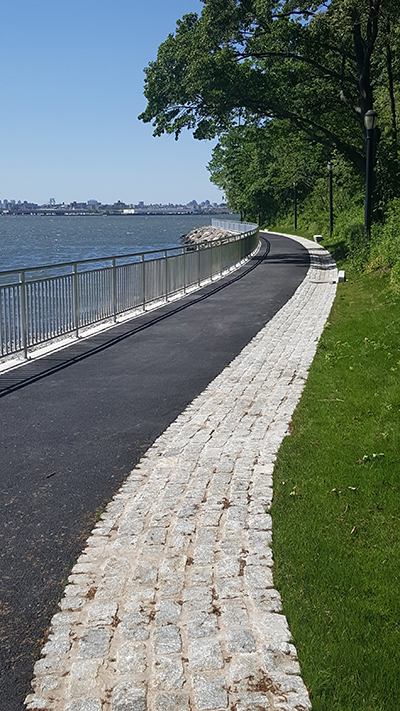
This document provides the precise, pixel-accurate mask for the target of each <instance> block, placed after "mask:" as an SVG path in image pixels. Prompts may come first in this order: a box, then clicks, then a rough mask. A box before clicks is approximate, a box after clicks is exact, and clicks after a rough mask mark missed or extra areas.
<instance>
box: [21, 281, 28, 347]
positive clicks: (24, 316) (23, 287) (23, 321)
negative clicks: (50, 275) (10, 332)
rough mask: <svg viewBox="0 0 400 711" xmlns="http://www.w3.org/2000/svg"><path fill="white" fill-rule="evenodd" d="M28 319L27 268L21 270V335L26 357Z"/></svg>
mask: <svg viewBox="0 0 400 711" xmlns="http://www.w3.org/2000/svg"><path fill="white" fill-rule="evenodd" d="M27 322H28V319H27V313H26V281H25V270H24V271H22V272H21V336H22V345H23V349H24V358H25V359H27V358H28V329H27V325H28V323H27Z"/></svg>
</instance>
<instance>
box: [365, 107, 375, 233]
mask: <svg viewBox="0 0 400 711" xmlns="http://www.w3.org/2000/svg"><path fill="white" fill-rule="evenodd" d="M364 126H365V138H366V146H365V204H364V238H365V240H369V238H370V235H371V217H372V189H373V171H374V147H373V135H374V129H375V127H376V111H374V110H373V109H370V110H369V111H367V112H366V114H365V116H364Z"/></svg>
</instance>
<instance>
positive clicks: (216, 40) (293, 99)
mask: <svg viewBox="0 0 400 711" xmlns="http://www.w3.org/2000/svg"><path fill="white" fill-rule="evenodd" d="M203 3H204V8H203V11H202V13H201V15H200V16H197V15H196V14H189V15H185V16H184V17H183V18H182V19H181V20H179V21H178V23H177V29H176V32H175V34H174V35H169V36H168V38H167V39H166V41H165V42H164V43H163V44H162V45H161V46H160V47H159V50H158V56H157V59H156V61H154V62H152V63H150V65H149V66H148V67H147V69H146V70H145V73H146V79H145V96H146V98H147V101H148V105H147V108H146V110H145V111H144V112H143V113H142V114H141V116H140V118H141V119H142V120H143V121H145V122H152V123H153V126H154V129H155V130H154V134H155V135H161V134H162V133H163V132H167V133H174V134H175V136H176V137H178V136H179V133H180V131H181V130H182V129H183V128H184V127H187V128H189V129H192V130H193V132H194V135H195V137H196V138H211V137H214V136H216V135H223V134H225V133H227V132H228V131H229V130H230V129H231V128H232V127H233V126H235V125H237V124H238V122H241V123H245V124H247V125H256V126H258V127H263V126H266V125H268V124H269V122H270V121H271V120H274V119H284V120H287V121H290V123H291V125H292V128H293V129H294V130H295V131H299V132H301V134H302V135H306V136H308V137H309V139H310V140H311V141H313V142H314V143H317V144H320V145H322V146H324V147H326V148H328V149H329V150H336V151H338V152H339V153H341V154H343V155H344V156H346V157H347V158H348V159H349V160H350V161H351V162H352V163H353V165H355V166H356V168H357V169H358V170H361V171H362V170H363V169H364V135H363V132H364V128H363V117H364V114H365V112H366V111H368V110H369V109H371V108H373V102H374V98H375V97H374V92H375V93H376V92H379V89H380V88H381V87H382V86H384V87H385V88H386V89H387V91H388V93H389V95H390V99H391V100H390V102H387V103H388V106H389V109H388V111H389V114H390V130H389V131H388V135H387V139H388V142H389V143H390V144H391V146H392V148H391V149H390V151H389V153H391V155H392V157H393V155H394V153H396V154H397V143H396V141H397V127H396V101H395V84H396V78H397V76H396V73H397V75H398V57H397V55H396V47H397V46H398V29H399V20H398V15H399V13H398V6H399V0H331V1H330V2H327V3H326V4H320V3H318V2H310V1H307V0H304V2H301V1H300V2H297V1H296V0H278V1H276V0H203ZM396 40H397V41H396Z"/></svg>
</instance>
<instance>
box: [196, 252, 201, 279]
mask: <svg viewBox="0 0 400 711" xmlns="http://www.w3.org/2000/svg"><path fill="white" fill-rule="evenodd" d="M197 252H198V255H199V258H198V260H197V266H198V271H199V274H198V276H199V280H198V285H199V286H200V284H201V272H200V267H201V259H200V244H199V243H197Z"/></svg>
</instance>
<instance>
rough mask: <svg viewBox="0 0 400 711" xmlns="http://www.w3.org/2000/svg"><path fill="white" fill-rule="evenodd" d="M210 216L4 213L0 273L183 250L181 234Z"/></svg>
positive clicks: (0, 220) (0, 217)
mask: <svg viewBox="0 0 400 711" xmlns="http://www.w3.org/2000/svg"><path fill="white" fill-rule="evenodd" d="M211 217H212V216H211V215H118V216H112V215H104V216H103V215H93V216H78V215H77V216H71V217H69V216H54V217H51V216H47V215H46V216H41V215H0V271H7V270H11V269H24V268H25V269H27V268H30V267H38V266H46V265H51V264H60V263H62V262H72V261H80V260H83V259H97V258H98V257H111V256H118V255H125V254H133V253H135V252H147V251H152V250H157V249H167V248H171V247H179V245H180V237H181V236H182V235H184V234H187V233H188V232H190V230H192V229H194V228H195V227H200V226H201V225H209V224H210V223H211ZM215 217H216V218H218V219H222V220H223V219H224V218H225V219H229V220H232V219H235V218H236V216H233V215H215Z"/></svg>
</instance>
